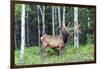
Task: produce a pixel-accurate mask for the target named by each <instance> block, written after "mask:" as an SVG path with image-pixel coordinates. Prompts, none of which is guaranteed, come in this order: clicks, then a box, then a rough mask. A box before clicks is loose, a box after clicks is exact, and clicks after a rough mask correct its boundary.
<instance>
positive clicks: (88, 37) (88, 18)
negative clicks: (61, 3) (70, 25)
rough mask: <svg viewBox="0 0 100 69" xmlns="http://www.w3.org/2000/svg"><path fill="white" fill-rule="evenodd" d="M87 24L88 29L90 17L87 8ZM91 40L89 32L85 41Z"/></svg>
mask: <svg viewBox="0 0 100 69" xmlns="http://www.w3.org/2000/svg"><path fill="white" fill-rule="evenodd" d="M87 21H88V23H87V26H88V29H89V28H90V17H89V10H88V9H87ZM90 42H91V35H90V34H87V43H88V44H90Z"/></svg>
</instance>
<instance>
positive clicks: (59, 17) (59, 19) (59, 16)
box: [58, 6, 61, 34]
mask: <svg viewBox="0 0 100 69" xmlns="http://www.w3.org/2000/svg"><path fill="white" fill-rule="evenodd" d="M58 21H59V27H61V15H60V6H58ZM59 34H61V31H60V30H59Z"/></svg>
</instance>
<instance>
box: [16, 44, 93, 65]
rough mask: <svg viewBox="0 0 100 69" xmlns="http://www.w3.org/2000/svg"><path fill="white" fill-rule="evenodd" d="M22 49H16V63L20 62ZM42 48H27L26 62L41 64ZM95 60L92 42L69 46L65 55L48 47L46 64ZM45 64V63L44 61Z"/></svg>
mask: <svg viewBox="0 0 100 69" xmlns="http://www.w3.org/2000/svg"><path fill="white" fill-rule="evenodd" d="M19 56H20V50H16V51H15V63H16V64H19V61H20V57H19ZM40 57H41V56H40V48H39V47H36V46H34V47H30V48H25V56H24V60H25V61H24V64H41V60H40ZM93 60H94V46H93V45H92V44H89V45H84V46H80V47H79V48H72V46H70V45H69V46H67V48H66V49H65V54H64V57H63V58H62V57H61V56H59V55H57V54H56V53H55V52H54V51H53V50H52V49H49V48H48V49H46V52H45V62H44V63H45V64H48V63H49V64H50V63H64V62H67V63H68V62H84V61H93ZM42 64H43V63H42Z"/></svg>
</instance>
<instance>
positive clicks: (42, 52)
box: [40, 47, 45, 63]
mask: <svg viewBox="0 0 100 69" xmlns="http://www.w3.org/2000/svg"><path fill="white" fill-rule="evenodd" d="M40 52H41V62H42V63H44V52H45V47H41V51H40Z"/></svg>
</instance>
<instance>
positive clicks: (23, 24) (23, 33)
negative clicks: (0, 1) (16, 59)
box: [20, 4, 25, 64]
mask: <svg viewBox="0 0 100 69" xmlns="http://www.w3.org/2000/svg"><path fill="white" fill-rule="evenodd" d="M21 6H22V12H21V51H20V62H21V64H23V63H24V48H25V4H22V5H21Z"/></svg>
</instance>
